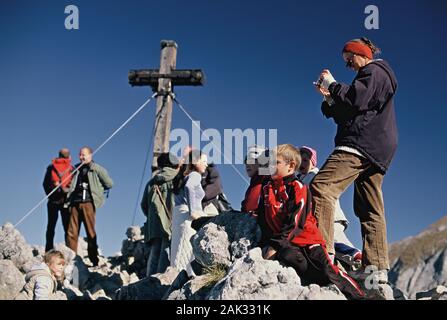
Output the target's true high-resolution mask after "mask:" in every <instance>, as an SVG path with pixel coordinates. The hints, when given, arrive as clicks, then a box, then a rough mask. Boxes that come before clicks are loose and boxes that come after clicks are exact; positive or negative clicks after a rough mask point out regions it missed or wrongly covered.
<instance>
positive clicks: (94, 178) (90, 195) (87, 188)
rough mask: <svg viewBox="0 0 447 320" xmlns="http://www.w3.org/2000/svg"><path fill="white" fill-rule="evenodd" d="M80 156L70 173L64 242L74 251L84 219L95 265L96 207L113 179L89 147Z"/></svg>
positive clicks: (89, 255)
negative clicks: (72, 174)
mask: <svg viewBox="0 0 447 320" xmlns="http://www.w3.org/2000/svg"><path fill="white" fill-rule="evenodd" d="M79 160H80V161H81V163H79V164H77V165H76V168H78V167H79V170H78V171H77V172H76V173H75V174H74V176H73V181H72V183H71V186H70V190H69V191H68V195H67V198H68V204H69V207H70V222H69V225H68V232H67V240H66V244H67V247H69V248H70V249H71V250H73V251H74V252H77V250H78V237H79V232H80V230H81V223H84V228H85V231H86V233H87V251H88V257H89V259H90V262H91V263H92V264H93V266H94V267H95V266H98V263H99V257H98V244H97V237H96V231H95V224H96V210H97V209H99V208H101V207H102V205H103V204H104V201H105V196H104V192H106V191H107V190H109V189H111V188H112V187H113V181H112V178H110V176H109V174H108V173H107V170H106V169H104V168H103V167H102V166H100V165H99V164H97V163H96V162H94V161H93V150H92V149H91V148H90V147H82V148H81V150H80V151H79Z"/></svg>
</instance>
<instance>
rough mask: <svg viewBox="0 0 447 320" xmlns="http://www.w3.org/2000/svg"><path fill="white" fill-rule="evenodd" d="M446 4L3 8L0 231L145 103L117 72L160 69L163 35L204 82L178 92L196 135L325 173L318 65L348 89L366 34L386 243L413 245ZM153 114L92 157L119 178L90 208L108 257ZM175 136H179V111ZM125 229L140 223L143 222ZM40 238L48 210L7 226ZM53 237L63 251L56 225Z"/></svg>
mask: <svg viewBox="0 0 447 320" xmlns="http://www.w3.org/2000/svg"><path fill="white" fill-rule="evenodd" d="M69 4H74V5H77V6H78V8H79V11H80V29H79V30H71V31H68V30H66V29H65V28H64V20H65V16H66V15H65V14H64V9H65V6H66V5H69ZM369 4H375V5H377V6H378V8H379V10H380V11H379V12H380V20H379V22H380V29H379V30H366V29H365V27H364V19H365V17H366V15H365V14H364V13H363V12H364V8H365V7H366V6H367V5H369ZM446 9H447V6H446V4H445V2H444V1H373V2H371V1H348V0H343V1H342V0H335V1H334V0H332V1H312V2H305V3H304V2H303V3H302V2H298V1H291V0H289V1H286V0H277V1H252V0H249V1H235V0H228V1H222V0H215V1H211V0H208V1H205V0H201V1H197V0H191V1H180V0H179V1H169V2H165V1H107V2H106V1H92V0H90V1H76V0H73V1H61V0H59V1H56V0H53V1H39V2H36V1H21V0H18V1H2V2H1V3H0V35H1V41H0V74H1V76H0V119H1V121H2V124H1V126H0V147H1V150H2V156H1V157H0V166H1V168H2V170H0V181H1V182H2V183H1V184H0V199H1V201H0V224H3V223H5V222H6V221H10V222H13V223H15V222H17V221H18V220H19V219H20V218H21V217H22V216H23V214H25V213H26V212H27V211H28V210H29V209H30V208H32V207H33V206H34V205H35V204H36V203H37V202H38V201H39V200H40V199H41V198H42V197H43V196H44V193H43V189H42V187H41V183H42V179H43V175H44V171H45V168H46V166H47V165H48V164H49V162H50V161H51V158H53V157H54V156H56V154H57V151H58V150H59V149H60V148H61V147H68V148H70V149H71V150H72V153H73V156H74V158H75V159H76V160H77V153H78V149H79V148H80V147H81V146H82V145H91V146H92V147H96V146H98V145H99V144H100V143H101V142H102V141H103V140H104V139H106V138H107V137H108V136H109V135H110V134H111V133H112V132H113V131H114V130H115V129H116V128H117V127H118V126H119V125H120V124H121V123H122V122H123V121H124V120H126V119H127V117H128V116H129V115H130V114H132V113H133V112H134V111H135V110H136V108H137V107H138V106H140V105H141V104H142V103H143V102H144V101H145V100H146V99H147V98H148V96H149V95H150V94H151V92H150V90H149V89H148V88H136V87H134V88H132V87H131V86H130V85H129V84H128V80H127V73H128V71H129V70H130V69H138V68H158V66H159V60H160V40H162V39H172V40H175V41H176V42H177V43H178V45H179V49H178V57H177V68H179V69H180V68H185V69H186V68H201V69H203V70H204V71H205V73H206V77H207V83H206V85H205V86H204V87H189V88H185V87H179V88H177V89H176V93H177V95H178V98H179V100H180V101H181V102H182V103H183V105H184V106H185V107H186V108H187V109H188V111H189V112H190V113H191V114H192V115H193V116H194V118H197V119H199V120H200V121H201V122H202V124H203V125H204V126H205V127H207V128H216V129H218V130H220V131H222V132H223V130H224V129H226V128H228V129H232V128H241V129H246V128H255V129H256V128H264V129H269V128H272V129H278V142H279V143H292V144H295V145H303V144H305V145H309V146H313V147H314V148H315V149H317V150H318V152H319V162H320V164H322V163H323V162H324V160H325V158H326V157H327V156H328V155H329V154H330V152H331V150H332V149H333V137H334V134H335V130H336V128H335V125H334V124H333V123H332V121H331V120H327V119H325V118H324V117H323V116H322V114H321V112H320V101H321V98H320V96H319V95H318V94H317V93H316V92H315V91H314V89H313V87H312V81H314V80H315V79H316V78H317V76H318V75H319V73H320V71H321V70H322V69H323V68H329V69H330V70H331V71H332V73H333V75H334V77H335V78H336V79H337V80H338V81H343V82H348V83H349V82H351V80H352V79H353V77H354V76H355V74H354V73H353V72H351V71H349V70H347V69H346V68H345V67H344V63H343V61H342V59H341V48H342V46H343V44H344V42H345V41H347V40H349V39H352V38H357V37H360V36H367V37H369V38H370V39H372V40H373V41H374V42H375V43H376V44H377V45H378V46H379V47H381V48H382V51H383V54H382V58H383V59H386V60H388V61H389V63H390V64H391V65H392V67H393V68H394V70H395V72H396V75H397V78H398V81H399V89H398V94H397V96H396V98H395V106H396V113H397V121H398V128H399V147H398V150H397V154H396V156H395V158H394V161H393V163H392V166H391V169H390V170H389V172H388V173H387V175H386V176H385V181H384V186H383V191H384V197H385V208H386V214H387V221H388V233H389V241H390V242H393V241H397V240H399V239H401V238H403V237H406V236H409V235H414V234H416V233H417V232H419V231H421V230H422V229H423V228H425V227H426V226H428V225H429V224H431V223H432V222H434V221H436V220H437V219H439V218H441V217H442V216H444V215H445V214H446V211H445V205H444V203H443V200H444V199H445V198H446V196H447V193H446V188H445V182H444V181H445V180H446V178H447V174H446V172H445V171H444V170H442V168H443V161H444V160H445V158H446V150H445V148H444V147H445V143H444V139H445V138H446V130H445V124H444V121H445V120H444V119H445V118H446V116H447V111H446V108H445V106H444V101H445V91H444V90H445V89H444V83H443V82H445V74H446V64H445V63H444V57H445V50H446V44H445V38H446V34H445V31H444V23H443V22H444V21H443V20H444V19H443V18H444V16H443V15H444V14H445V12H447V11H446ZM153 106H154V104H151V105H150V107H149V108H146V109H145V110H144V111H143V112H142V113H140V114H139V115H138V117H137V118H135V119H134V121H132V122H131V123H130V124H129V125H128V126H127V127H126V128H125V129H124V130H123V131H122V132H121V133H119V134H118V135H117V136H116V137H115V138H114V139H113V140H112V141H111V142H110V143H109V144H107V145H106V146H105V147H104V148H103V149H102V150H101V151H100V152H99V153H98V154H97V155H96V157H95V160H96V161H97V162H98V163H100V164H102V165H103V166H104V167H106V168H107V169H108V170H109V173H110V175H111V176H112V178H113V179H114V181H115V187H114V188H113V190H112V191H111V193H110V198H109V199H108V201H107V203H106V205H105V206H104V207H103V208H101V209H99V210H98V212H97V232H98V241H99V245H100V247H101V248H102V250H103V252H104V253H106V254H112V253H113V252H116V251H118V250H119V249H120V246H121V240H122V239H123V238H124V237H125V236H124V233H125V230H126V227H127V226H129V225H130V224H131V222H132V216H133V213H134V207H135V203H136V201H137V195H138V192H139V190H138V186H139V182H140V177H141V173H142V170H143V165H144V159H145V155H146V150H147V148H148V147H149V145H150V133H151V132H150V131H151V128H152V123H153V119H154V110H153ZM173 128H186V129H189V130H190V128H191V123H190V122H189V120H188V119H187V118H186V117H185V115H184V114H183V113H181V112H180V110H178V109H175V110H174V115H173ZM239 169H240V170H241V171H242V172H244V171H243V169H244V168H243V166H239ZM219 170H220V172H221V175H222V177H223V183H224V189H225V192H226V194H227V195H228V197H229V198H230V200H231V201H232V203H233V204H234V206H235V207H237V208H239V203H240V201H241V200H242V198H243V195H244V191H245V187H246V185H245V183H244V181H242V179H241V178H240V177H239V176H238V175H237V174H236V173H235V172H234V170H233V169H232V168H231V167H230V166H229V165H220V166H219ZM149 175H150V173H149V172H147V173H146V177H149ZM146 180H147V179H146ZM138 201H139V199H138ZM341 203H342V207H343V209H344V210H345V212H346V214H347V216H348V218H349V219H350V220H351V226H350V227H349V228H348V234H349V236H350V237H351V238H352V240H353V241H354V243H356V244H357V245H360V239H361V237H360V227H359V223H358V221H357V219H356V218H355V216H354V213H353V210H352V188H350V189H349V190H348V191H347V192H346V193H345V194H344V195H343V197H342V199H341ZM136 221H137V223H139V224H142V223H143V221H144V216H143V215H142V213H141V212H140V211H138V212H137V219H136ZM45 228H46V206H45V205H43V206H41V207H40V208H39V209H37V210H36V212H34V213H33V214H32V215H31V216H30V217H29V218H28V219H26V220H25V221H24V222H23V223H22V224H21V225H20V226H19V230H20V231H21V232H22V233H23V234H24V236H25V237H26V239H27V240H28V241H29V242H30V243H35V244H42V245H43V244H44V234H45ZM83 232H84V231H83ZM56 233H57V234H56V241H57V242H60V241H62V239H63V237H62V234H63V232H62V227H61V224H59V225H58V229H57V231H56Z"/></svg>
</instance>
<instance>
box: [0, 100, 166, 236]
mask: <svg viewBox="0 0 447 320" xmlns="http://www.w3.org/2000/svg"><path fill="white" fill-rule="evenodd" d="M157 95H158V92H156V93H154V94H153V95H152V96H151V97H150V98H149V99H147V100H146V101H145V102H144V103H143V104H142V105H141V106H140V107H139V108H138V109H137V110H136V111H135V112H134V113H133V114H132V115H131V116H130V117H129V118H128V119H127V120H126V121H124V122H123V124H122V125H121V126H120V127H119V128H118V129H116V130H115V131H114V132H113V133H112V134H111V135H110V136H109V137H108V138H107V139H106V140H105V141H104V142H103V143H101V145H100V146H99V147H98V148H96V149H95V151H94V152H93V153H92V156H93V155H94V154H96V153H97V152H98V151H99V150H101V149H102V148H103V147H104V146H105V145H106V144H107V143H108V142H109V141H110V140H111V139H112V138H113V137H114V136H115V135H116V134H118V132H120V131H121V130H122V129H123V128H124V127H125V126H126V125H127V124H128V123H129V122H130V121H131V120H132V119H133V118H135V116H136V115H137V114H138V113H139V112H140V111H141V110H143V108H144V107H145V106H146V105H147V104H148V103H149V102H150V101H151V100H152V99H153V98H154V97H156V96H157ZM83 164H84V163H83V162H82V163H81V164H79V166H78V167H77V168H75V170H73V172H71V173H70V174H69V175H68V176H67V177H65V179H64V180H63V181H62V182H61V184H60V185H62V184H63V183H65V182H66V181H68V179H69V178H71V177H72V176H73V175H74V174H75V173H76V172H77V171H79V169H80V168H81V167H82V165H83ZM60 185H59V186H57V187H55V188H54V189H53V190H51V192H50V193H48V194H47V195H46V196H45V197H44V198H42V199H41V200H40V201H39V202H38V203H37V204H36V205H35V206H34V207H32V208H31V209H30V210H29V211H28V212H27V213H26V214H25V215H24V216H23V217H22V218H21V219H20V220H19V221H18V222H17V223H16V224H14V228H17V226H18V225H20V224H21V223H22V222H23V221H25V219H26V218H28V217H29V216H30V215H31V214H32V213H33V212H34V211H35V210H36V209H37V208H38V207H39V206H40V205H41V204H42V203H43V202H44V201H45V200H47V199H48V198H49V197H50V196H51V195H52V194H53V193H55V192H56V190H57V189H59V187H60ZM8 235H9V233H8V234H6V235H5V236H4V237H3V238H2V239H0V242H2V241H3V240H5V239H6V237H7V236H8Z"/></svg>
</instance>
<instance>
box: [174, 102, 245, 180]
mask: <svg viewBox="0 0 447 320" xmlns="http://www.w3.org/2000/svg"><path fill="white" fill-rule="evenodd" d="M171 97H172V100H174V101H175V102H176V103H177V105H178V106H179V108H180V110H182V111H183V113H184V114H185V115H186V116H187V117H188V118H189V119H190V120H191V122H192V123H193V124H194V125H195V126H196V127H197V128H198V129H199V130H200V132H201V133H202V134H203V135H204V136H205V137H206V138H207V139H208V140H210V141H211V143H212V144H213V145H214V146H215V147H216V148H217V151H218V152H219V153H220V154H221V155H222V156H223V157H224V159H225V160H227V161H229V160H230V161H229V163H230V165H231V167H232V168H233V169H234V171H236V173H237V174H238V175H239V176H240V177H241V178H242V180H244V181H245V182H246V183H247V185H250V181H248V179H247V178H246V177H245V176H244V175H243V174H242V173H241V172H240V171H239V170H238V169H237V168H236V166H235V165H234V164H233V163H231V159H228V157H227V156H226V155H225V153H222V150H221V149H220V146H218V145H217V144H215V143H214V141H213V140H212V139H210V137H209V136H208V135H207V134H206V133H205V132H204V131H203V130H202V128H201V127H200V126H199V125H198V124H197V122H196V121H194V119H193V118H192V117H191V115H190V114H189V113H188V112H187V111H186V110H185V108H184V107H183V106H182V104H181V103H180V102H179V101H178V100H177V98H176V96H175V95H174V94H172V93H171Z"/></svg>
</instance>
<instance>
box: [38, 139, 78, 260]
mask: <svg viewBox="0 0 447 320" xmlns="http://www.w3.org/2000/svg"><path fill="white" fill-rule="evenodd" d="M73 170H74V168H73V166H72V165H71V156H70V150H68V149H66V148H64V149H61V150H60V151H59V157H57V158H55V159H53V160H52V161H51V165H49V166H48V167H47V170H46V173H45V177H44V180H43V188H44V190H45V194H47V195H48V194H50V193H51V192H52V191H53V190H54V188H57V190H56V191H55V192H53V193H52V194H51V195H50V196H49V197H48V203H47V209H48V223H47V231H46V243H45V252H48V251H50V250H51V249H53V246H54V243H53V241H54V231H55V228H56V224H57V219H58V217H59V212H60V213H61V218H62V226H63V227H64V233H65V235H64V237H66V236H67V231H68V223H69V221H70V212H69V210H68V208H67V207H66V206H65V205H64V204H65V202H66V200H67V192H68V188H69V187H70V184H71V179H72V176H71V173H72V172H73Z"/></svg>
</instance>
